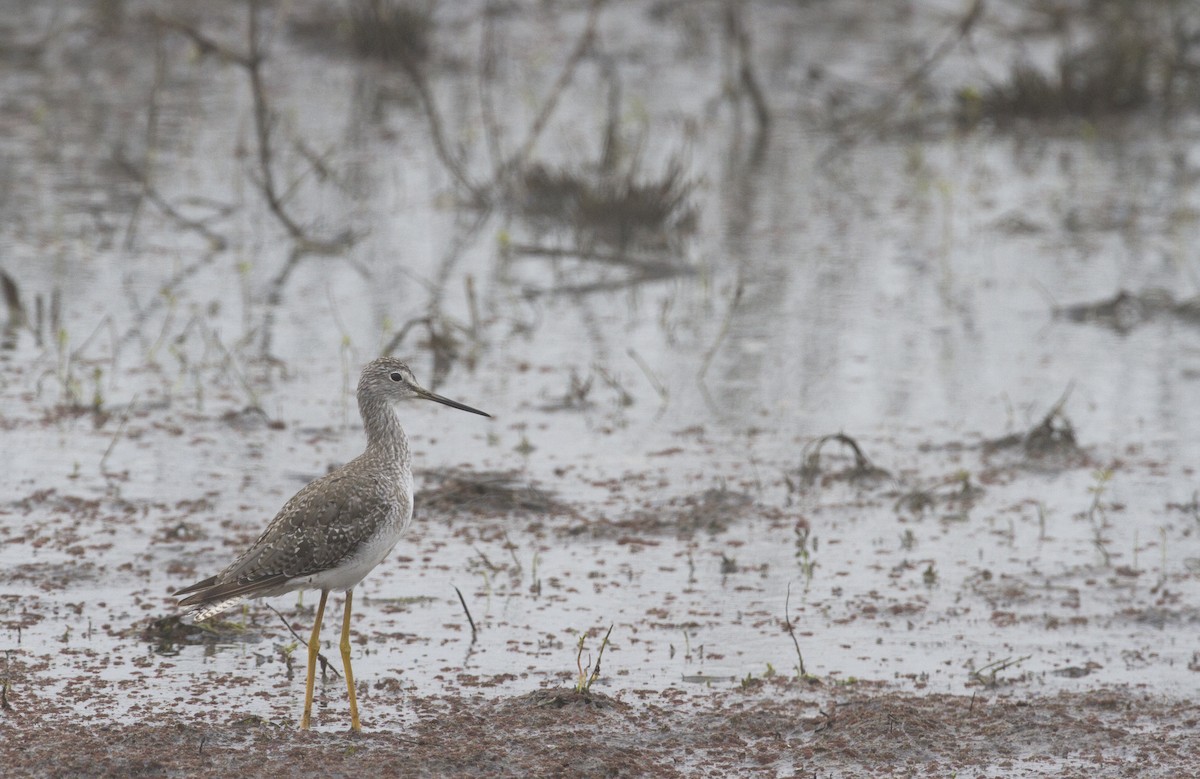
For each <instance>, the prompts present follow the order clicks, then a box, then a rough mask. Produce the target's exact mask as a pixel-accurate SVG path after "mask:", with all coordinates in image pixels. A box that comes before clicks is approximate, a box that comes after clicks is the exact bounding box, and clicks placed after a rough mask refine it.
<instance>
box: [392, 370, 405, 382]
mask: <svg viewBox="0 0 1200 779" xmlns="http://www.w3.org/2000/svg"><path fill="white" fill-rule="evenodd" d="M403 378H404V377H403V376H401V375H400V371H394V372H393V373H392V375H391V379H392V381H400V380H401V379H403Z"/></svg>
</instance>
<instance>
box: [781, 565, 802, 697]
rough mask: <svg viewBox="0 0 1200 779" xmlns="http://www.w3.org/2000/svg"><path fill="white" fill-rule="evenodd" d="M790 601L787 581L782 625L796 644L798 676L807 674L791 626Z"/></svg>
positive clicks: (789, 584)
mask: <svg viewBox="0 0 1200 779" xmlns="http://www.w3.org/2000/svg"><path fill="white" fill-rule="evenodd" d="M791 603H792V583H791V582H788V586H787V597H786V598H784V600H783V625H784V627H786V628H787V632H788V635H789V636H791V637H792V643H793V644H795V646H796V659H798V660H799V661H800V665H799V668H798V670H799V671H800V678H804V677H805V676H808V674H807V673H806V672H805V670H804V655H803V654H801V652H800V641H799V639H797V638H796V628H795V627H793V626H792V617H791V611H790V607H791Z"/></svg>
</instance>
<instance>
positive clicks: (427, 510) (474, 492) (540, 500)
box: [414, 468, 575, 517]
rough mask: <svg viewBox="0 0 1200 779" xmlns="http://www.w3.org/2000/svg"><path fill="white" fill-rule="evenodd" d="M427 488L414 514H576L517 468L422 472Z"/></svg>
mask: <svg viewBox="0 0 1200 779" xmlns="http://www.w3.org/2000/svg"><path fill="white" fill-rule="evenodd" d="M421 478H422V479H423V481H424V482H425V485H424V488H423V489H421V490H420V491H419V492H418V493H417V503H416V507H415V509H414V513H420V514H421V515H423V516H428V515H430V514H436V515H439V516H444V515H447V514H470V515H474V516H481V517H497V516H509V515H512V514H528V515H532V516H547V515H557V516H573V515H574V514H575V510H574V509H573V508H572V507H571V506H569V505H567V504H565V503H562V502H561V501H559V500H557V499H556V498H554V496H553V495H552V494H551V493H549V492H547V491H545V490H542V489H540V488H538V487H536V486H534V485H533V484H529V483H524V482H522V481H521V479H520V477H519V475H518V474H517V473H516V472H515V471H470V470H465V469H459V468H452V469H447V470H429V471H422V472H421Z"/></svg>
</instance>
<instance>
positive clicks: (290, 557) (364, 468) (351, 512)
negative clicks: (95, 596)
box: [175, 357, 488, 730]
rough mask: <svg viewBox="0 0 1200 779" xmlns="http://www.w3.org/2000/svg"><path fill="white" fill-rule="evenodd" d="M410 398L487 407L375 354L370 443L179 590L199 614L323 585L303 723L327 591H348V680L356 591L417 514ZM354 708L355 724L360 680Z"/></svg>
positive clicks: (363, 404)
mask: <svg viewBox="0 0 1200 779" xmlns="http://www.w3.org/2000/svg"><path fill="white" fill-rule="evenodd" d="M409 398H423V399H425V400H433V401H436V402H438V403H443V404H445V405H447V406H451V407H453V408H458V409H462V410H463V411H470V412H472V413H474V414H481V415H483V416H488V414H484V412H482V411H479V410H477V409H473V408H471V407H470V406H464V405H462V404H461V403H457V402H455V401H453V400H449V399H447V398H443V397H442V396H440V395H435V394H434V393H432V392H429V391H428V390H426V389H424V388H423V387H421V385H419V384H417V381H416V379H415V378H413V375H412V371H410V370H409V369H408V366H407V365H405V364H404V363H402V362H400V361H399V360H396V359H394V358H391V357H381V358H379V359H377V360H374V361H373V362H371V363H368V364H367V365H366V366H365V367H364V368H363V371H362V375H361V376H360V377H359V381H358V410H359V413H360V414H361V415H362V418H363V425H364V427H365V428H366V431H367V448H366V451H364V452H363V453H362V454H361V455H359V456H358V457H356V458H354V459H353V460H351V461H350V462H348V463H346V464H345V465H343V466H342V467H341V468H338V469H337V470H336V471H334V472H332V473H330V474H328V475H327V476H323V477H321V478H320V479H317V480H316V481H314V482H312V483H311V484H309V485H308V486H307V487H305V488H304V489H302V490H300V491H299V492H298V493H296V494H295V496H293V497H292V499H291V500H289V501H288V502H287V503H286V504H284V506H283V508H282V509H280V511H279V513H278V514H277V515H276V516H275V519H273V520H272V521H271V524H269V525H268V526H267V529H266V530H265V531H263V534H262V535H261V536H259V538H258V540H257V541H255V542H254V544H253V545H252V546H251V547H250V548H249V549H247V550H246V551H245V552H244V553H243V554H242V555H241V556H240V557H238V558H237V559H236V560H234V561H233V562H232V563H230V565H229V566H227V567H226V568H225V569H224V570H223V571H221V572H220V573H218V574H217V575H216V576H210V577H209V578H207V579H204V580H202V581H198V582H196V583H195V584H193V585H191V586H189V587H185V588H184V589H182V590H179V591H178V592H177V593H175V594H176V595H177V596H179V595H185V596H187V597H185V598H184V599H183V600H181V601H180V605H181V606H190V607H191V611H190V612H189V613H190V615H191V616H192V619H193V620H194V621H196V622H199V621H202V620H205V619H208V618H209V617H212V616H214V615H216V614H219V613H221V612H222V611H225V610H226V609H229V608H231V607H233V606H235V605H236V604H238V603H240V602H242V600H244V599H246V598H260V597H269V596H272V595H281V594H283V593H285V592H291V591H293V590H300V589H316V590H320V591H321V605H320V608H319V610H318V617H317V621H316V625H315V626H314V629H313V636H314V638H313V642H312V645H311V646H310V647H309V652H310V656H309V680H308V690H309V693H308V700H307V702H306V706H305V716H304V720H303V723H302V724H303V726H304V727H307V723H308V710H309V708H310V707H311V698H312V694H311V691H312V671H313V667H314V664H315V660H316V654H315V652H316V646H315V644H316V638H317V633H318V631H319V629H320V619H321V617H320V615H321V614H322V613H323V612H324V606H325V599H326V597H327V596H328V594H329V592H330V591H331V590H338V591H345V592H346V593H347V600H346V618H345V622H344V626H343V660H344V661H345V662H346V666H347V678H348V679H349V678H350V677H349V673H350V672H349V643H348V641H349V639H348V635H347V631H348V629H349V613H350V596H351V591H352V590H353V588H354V586H355V585H357V584H358V583H359V582H360V581H362V579H363V577H364V576H366V575H367V573H369V572H370V571H371V569H372V568H374V567H375V566H376V565H378V564H379V562H380V561H382V560H383V558H384V557H386V556H387V554H388V552H390V551H391V549H392V547H393V546H395V544H396V541H398V540H399V538H400V536H401V534H402V533H403V532H404V530H405V529H406V528H407V527H408V525H409V523H410V522H412V496H413V485H412V467H411V456H410V453H409V448H408V437H407V436H406V435H405V434H404V430H403V428H401V427H400V423H399V421H398V420H397V419H396V415H395V413H394V412H393V411H392V408H391V405H392V403H394V402H396V401H400V400H406V399H409ZM351 711H352V713H353V715H354V716H353V722H354V728H355V730H357V729H358V715H357V710H356V708H355V706H354V703H353V687H351Z"/></svg>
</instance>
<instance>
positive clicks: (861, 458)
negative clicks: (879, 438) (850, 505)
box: [784, 433, 892, 492]
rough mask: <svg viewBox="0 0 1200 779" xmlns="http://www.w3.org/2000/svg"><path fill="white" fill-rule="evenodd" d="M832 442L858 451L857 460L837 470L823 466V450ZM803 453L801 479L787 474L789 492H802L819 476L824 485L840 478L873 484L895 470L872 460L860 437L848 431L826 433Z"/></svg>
mask: <svg viewBox="0 0 1200 779" xmlns="http://www.w3.org/2000/svg"><path fill="white" fill-rule="evenodd" d="M829 443H836V444H841V445H842V446H843V447H845V448H847V449H849V450H850V452H851V454H853V455H854V462H853V463H851V464H850V465H848V466H846V467H845V468H842V469H841V470H837V471H833V470H828V469H823V468H822V467H821V450H822V449H824V447H825V445H826V444H829ZM801 457H802V459H803V463H802V464H801V466H800V473H799V477H800V483H799V484H795V483H793V482H792V480H791V478H789V477H786V476H785V477H784V478H785V480H786V481H787V485H788V491H789V492H799V491H800V490H801V489H806V488H809V487H811V486H813V485H814V484H816V483H817V481H818V480H820V481H821V485H822V486H828V485H829V484H830V483H832V482H837V481H846V482H851V483H853V484H860V485H865V486H873V485H875V484H877V483H878V482H881V481H885V480H888V479H891V478H892V474H891V473H889V472H888V471H887V470H885V469H883V468H880V467H878V466H876V465H875V464H874V463H872V462H871V460H870V459H869V458H868V457H867V455H866V454H865V453H864V452H863V450H862V447H861V446H859V444H858V441H856V440H855V439H853V438H851V437H850V436H848V435H846V434H845V433H833V434H831V435H824V436H821V437H820V438H817V439H814V440H813V441H810V442H809V443H808V444H807V445H805V447H804V451H803V452H802V453H801Z"/></svg>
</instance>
